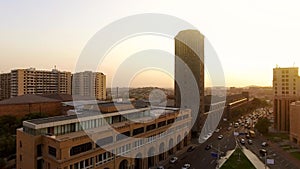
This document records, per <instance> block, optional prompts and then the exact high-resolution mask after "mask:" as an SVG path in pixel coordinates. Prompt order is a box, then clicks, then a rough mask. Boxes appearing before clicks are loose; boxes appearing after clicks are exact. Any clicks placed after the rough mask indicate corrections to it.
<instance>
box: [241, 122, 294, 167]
mask: <svg viewBox="0 0 300 169" xmlns="http://www.w3.org/2000/svg"><path fill="white" fill-rule="evenodd" d="M244 130H245V129H244V128H243V127H239V128H238V129H237V131H239V132H242V131H244ZM242 138H244V139H245V140H246V144H245V145H244V146H245V147H246V148H247V149H249V150H250V151H252V152H253V153H254V154H256V156H257V157H258V158H259V159H260V160H261V161H262V162H263V163H264V162H265V158H264V157H262V156H261V155H260V153H259V150H260V149H265V150H267V153H268V155H267V157H268V158H269V159H274V160H275V164H274V165H268V167H269V168H271V169H299V168H300V166H299V167H297V165H295V164H293V163H292V162H291V160H289V157H288V156H287V155H286V154H283V153H282V151H279V150H278V149H277V148H276V147H275V145H274V144H272V143H270V142H268V141H267V140H266V139H265V138H264V137H262V136H256V137H255V138H251V139H252V140H253V144H252V145H249V144H248V143H247V140H248V139H246V138H245V136H238V139H239V140H240V139H242ZM262 142H268V144H269V146H267V147H262V146H261V143H262Z"/></svg>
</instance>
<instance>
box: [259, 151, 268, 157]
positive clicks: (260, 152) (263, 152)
mask: <svg viewBox="0 0 300 169" xmlns="http://www.w3.org/2000/svg"><path fill="white" fill-rule="evenodd" d="M259 154H260V155H262V156H263V157H264V156H266V155H267V150H265V149H260V150H259Z"/></svg>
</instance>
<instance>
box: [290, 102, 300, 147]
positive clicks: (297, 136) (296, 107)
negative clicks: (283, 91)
mask: <svg viewBox="0 0 300 169" xmlns="http://www.w3.org/2000/svg"><path fill="white" fill-rule="evenodd" d="M299 122H300V101H296V102H293V103H292V104H291V105H290V140H291V141H293V142H294V143H296V144H298V145H300V123H299Z"/></svg>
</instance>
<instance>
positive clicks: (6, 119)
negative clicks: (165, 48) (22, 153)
mask: <svg viewBox="0 0 300 169" xmlns="http://www.w3.org/2000/svg"><path fill="white" fill-rule="evenodd" d="M43 117H47V115H46V114H44V113H30V114H27V115H25V116H24V117H22V118H17V117H15V116H12V115H4V116H0V168H3V167H4V165H5V160H4V158H9V157H11V156H13V155H15V154H16V129H17V128H20V127H22V122H23V121H24V120H31V119H36V118H43Z"/></svg>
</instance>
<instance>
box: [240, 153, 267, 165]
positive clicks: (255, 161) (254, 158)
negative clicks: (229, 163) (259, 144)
mask: <svg viewBox="0 0 300 169" xmlns="http://www.w3.org/2000/svg"><path fill="white" fill-rule="evenodd" d="M242 151H243V153H244V154H245V155H246V157H247V158H248V159H249V160H250V161H251V163H252V164H253V165H254V166H255V168H265V164H264V163H263V162H261V161H260V159H259V158H258V157H257V156H256V155H255V154H253V153H252V152H251V151H250V150H248V149H246V148H242ZM267 168H268V169H269V167H267Z"/></svg>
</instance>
